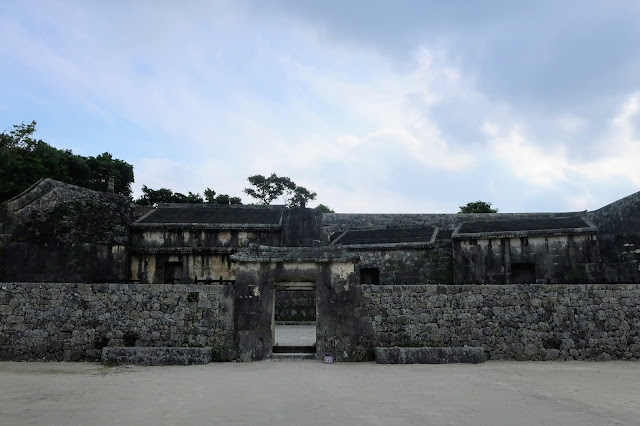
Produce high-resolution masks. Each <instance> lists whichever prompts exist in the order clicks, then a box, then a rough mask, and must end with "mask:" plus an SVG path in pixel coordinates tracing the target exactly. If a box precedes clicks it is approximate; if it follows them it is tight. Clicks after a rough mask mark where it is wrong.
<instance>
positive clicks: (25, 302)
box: [0, 283, 234, 361]
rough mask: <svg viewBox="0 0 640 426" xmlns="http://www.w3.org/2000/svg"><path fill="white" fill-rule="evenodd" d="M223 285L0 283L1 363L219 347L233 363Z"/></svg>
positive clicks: (227, 292) (219, 355)
mask: <svg viewBox="0 0 640 426" xmlns="http://www.w3.org/2000/svg"><path fill="white" fill-rule="evenodd" d="M233 306H234V304H233V288H232V287H231V286H224V285H222V286H221V285H210V286H202V285H144V284H61V283H45V284H42V283H40V284H32V283H2V284H0V360H14V361H17V360H52V361H53V360H57V361H60V360H64V361H82V360H86V361H97V360H99V359H100V353H101V350H102V348H103V347H105V346H143V347H147V346H173V347H179V346H180V347H204V346H210V347H212V348H213V353H214V359H220V360H228V359H232V358H233V357H234V354H233V348H234V346H233V339H234V337H233V336H234V334H233V332H234V318H233V312H234V310H233Z"/></svg>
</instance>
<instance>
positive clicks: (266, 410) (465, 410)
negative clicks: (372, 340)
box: [0, 361, 640, 425]
mask: <svg viewBox="0 0 640 426" xmlns="http://www.w3.org/2000/svg"><path fill="white" fill-rule="evenodd" d="M339 423H340V424H378V425H397V424H434V425H443V424H448V425H456V424H474V425H493V424H504V425H543V424H562V425H568V424H574V425H603V424H625V425H628V424H640V363H632V362H588V363H587V362H558V363H555V362H497V361H492V362H487V363H485V364H478V365H376V364H374V363H341V364H322V363H320V362H315V361H306V362H272V361H262V362H253V363H219V364H209V365H205V366H189V367H103V366H102V365H100V364H96V363H16V362H0V424H2V425H23V424H43V425H67V424H68V425H98V424H100V425H103V424H107V425H113V424H121V425H134V424H135V425H158V424H163V425H164V424H166V425H171V424H177V425H179V424H324V425H326V424H339Z"/></svg>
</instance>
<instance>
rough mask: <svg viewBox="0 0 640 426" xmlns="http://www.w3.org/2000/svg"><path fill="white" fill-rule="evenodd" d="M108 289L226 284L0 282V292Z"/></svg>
mask: <svg viewBox="0 0 640 426" xmlns="http://www.w3.org/2000/svg"><path fill="white" fill-rule="evenodd" d="M34 287H40V288H65V287H66V288H95V289H100V288H102V289H103V288H105V287H106V288H109V289H113V290H117V289H131V290H145V291H174V292H180V291H185V292H187V291H191V292H193V291H200V292H202V291H205V292H214V291H219V290H221V289H223V288H225V287H228V284H206V285H203V284H138V283H46V282H42V283H23V282H0V290H9V289H19V288H34Z"/></svg>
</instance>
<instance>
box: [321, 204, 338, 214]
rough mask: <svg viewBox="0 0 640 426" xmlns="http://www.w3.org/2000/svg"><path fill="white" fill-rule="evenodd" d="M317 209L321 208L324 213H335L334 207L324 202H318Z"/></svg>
mask: <svg viewBox="0 0 640 426" xmlns="http://www.w3.org/2000/svg"><path fill="white" fill-rule="evenodd" d="M316 210H320V211H321V212H322V213H335V212H334V211H333V209H332V208H330V207H329V206H325V205H324V204H318V205H317V206H316Z"/></svg>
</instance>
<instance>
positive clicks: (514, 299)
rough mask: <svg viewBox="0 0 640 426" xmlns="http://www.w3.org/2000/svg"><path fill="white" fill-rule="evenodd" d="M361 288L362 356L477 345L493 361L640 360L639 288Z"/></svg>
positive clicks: (551, 286) (513, 286) (626, 286)
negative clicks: (402, 349)
mask: <svg viewBox="0 0 640 426" xmlns="http://www.w3.org/2000/svg"><path fill="white" fill-rule="evenodd" d="M361 287H362V297H361V298H360V301H361V305H360V306H358V307H357V308H356V314H357V315H358V316H359V321H360V322H359V325H358V329H359V333H360V336H359V337H358V339H359V341H358V346H359V348H360V351H361V352H362V353H370V354H371V355H372V353H373V350H374V348H375V347H393V346H404V347H420V346H432V347H464V346H469V347H478V346H480V347H484V350H485V352H486V355H487V358H488V359H494V360H571V359H576V360H611V359H624V360H633V361H637V360H640V285H638V284H579V285H570V284H567V285H564V284H555V285H484V286H475V285H451V286H443V285H418V286H416V285H401V286H387V285H379V286H376V285H361ZM371 355H370V356H371Z"/></svg>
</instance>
